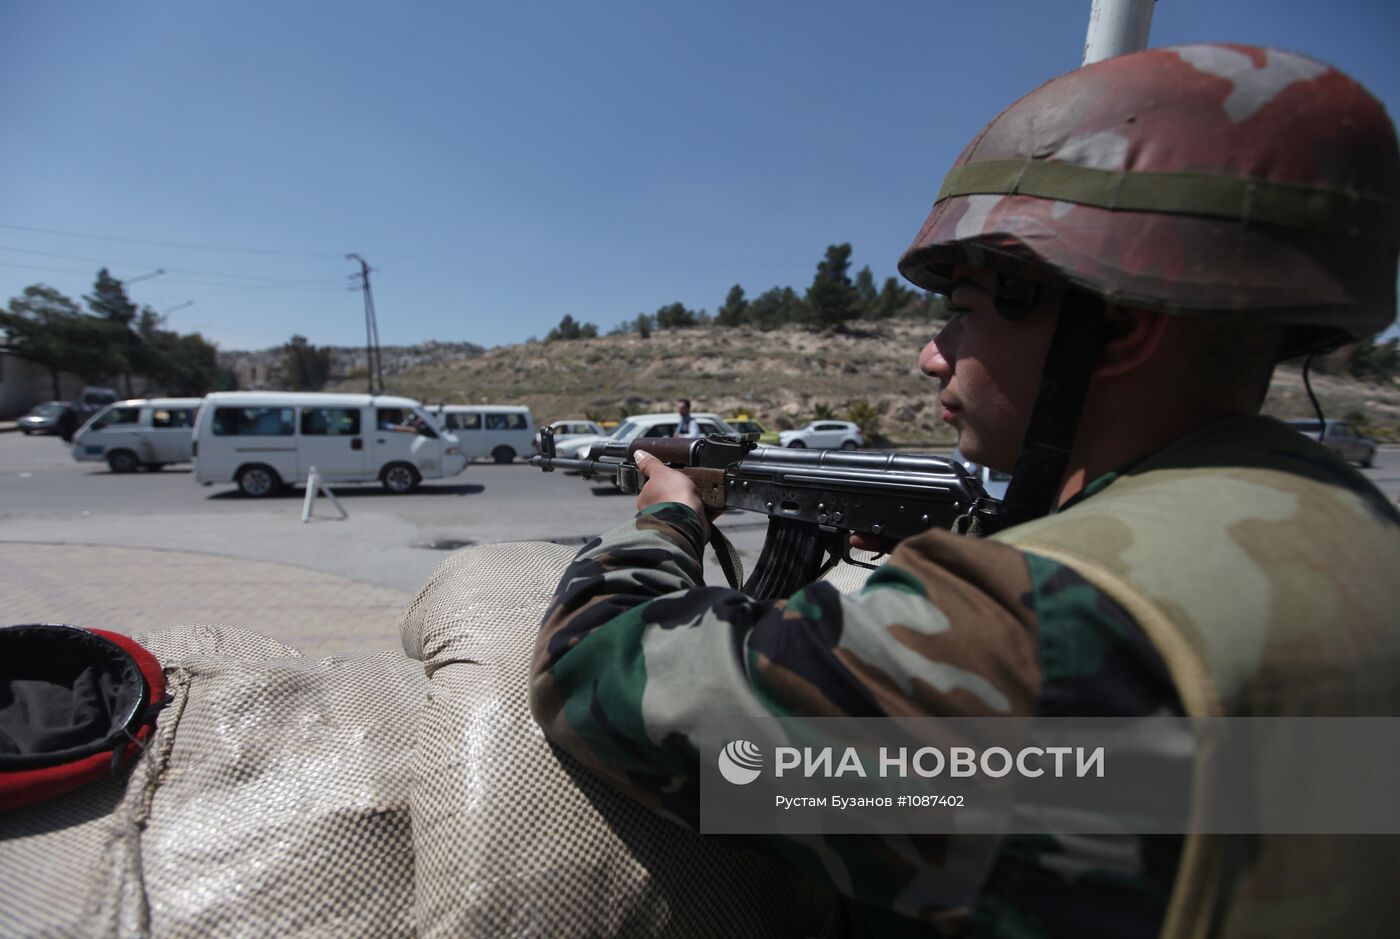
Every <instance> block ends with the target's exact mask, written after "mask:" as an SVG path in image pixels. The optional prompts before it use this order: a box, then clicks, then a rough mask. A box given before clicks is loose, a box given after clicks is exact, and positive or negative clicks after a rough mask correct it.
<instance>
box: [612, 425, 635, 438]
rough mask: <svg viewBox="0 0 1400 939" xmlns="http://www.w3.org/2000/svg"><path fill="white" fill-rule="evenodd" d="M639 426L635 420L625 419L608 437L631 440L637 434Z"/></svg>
mask: <svg viewBox="0 0 1400 939" xmlns="http://www.w3.org/2000/svg"><path fill="white" fill-rule="evenodd" d="M637 430H638V427H637V425H636V423H635V422H633V421H623V422H622V423H621V424H618V425H617V430H615V431H613V432H612V435H611V436H609V437H608V439H609V440H631V439H632V438H633V437H635V436H636V435H637Z"/></svg>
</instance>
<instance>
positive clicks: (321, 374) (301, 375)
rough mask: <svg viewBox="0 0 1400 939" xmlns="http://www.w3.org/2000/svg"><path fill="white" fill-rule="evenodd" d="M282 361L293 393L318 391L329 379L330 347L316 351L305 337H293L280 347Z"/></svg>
mask: <svg viewBox="0 0 1400 939" xmlns="http://www.w3.org/2000/svg"><path fill="white" fill-rule="evenodd" d="M282 361H283V365H284V367H285V368H286V370H287V382H288V384H290V385H291V386H292V390H293V391H320V390H321V389H322V388H324V387H325V386H326V380H327V379H328V378H330V377H331V350H330V347H328V346H326V347H322V348H320V349H318V348H316V347H315V346H313V345H312V344H311V343H309V342H307V341H306V337H305V336H293V337H292V340H291V342H288V343H287V344H286V345H285V346H283V347H282Z"/></svg>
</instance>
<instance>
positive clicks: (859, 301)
mask: <svg viewBox="0 0 1400 939" xmlns="http://www.w3.org/2000/svg"><path fill="white" fill-rule="evenodd" d="M891 279H893V278H891ZM855 291H856V306H857V307H859V309H860V313H859V315H861V316H866V317H868V316H869V315H870V308H871V306H872V305H874V303H875V298H876V297H877V296H879V294H878V293H877V291H876V290H875V275H874V274H872V273H870V266H869V265H866V266H865V267H862V268H861V269H860V272H859V273H858V274H856V283H855Z"/></svg>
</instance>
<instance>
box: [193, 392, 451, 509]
mask: <svg viewBox="0 0 1400 939" xmlns="http://www.w3.org/2000/svg"><path fill="white" fill-rule="evenodd" d="M194 446H195V450H194V478H195V480H196V481H197V482H201V483H203V484H205V485H206V486H207V485H209V484H211V483H221V482H235V483H237V484H238V488H239V489H240V490H242V492H243V494H244V495H247V496H255V497H257V496H266V495H270V494H271V493H274V492H276V491H277V490H278V489H280V488H281V487H282V486H284V485H290V484H292V483H295V482H303V481H305V480H306V477H307V475H308V474H309V473H310V472H311V467H313V466H314V467H316V469H317V471H318V472H319V473H320V475H321V478H322V479H324V480H325V481H326V482H345V483H359V482H374V481H375V480H378V481H379V482H380V483H382V484H383V486H384V488H385V489H387V490H389V491H390V492H409V491H411V490H413V489H414V488H415V487H417V485H418V483H419V482H420V481H422V480H424V479H446V478H448V477H451V476H456V475H457V474H458V473H460V472H462V470H463V469H465V468H466V465H467V460H466V457H465V456H463V455H462V449H461V447H460V446H459V445H458V443H457V438H455V437H453V436H452V435H451V434H447V433H444V432H443V431H442V428H441V427H440V426H439V425H438V423H437V421H436V420H434V419H433V417H432V415H430V414H429V413H428V412H427V411H425V410H424V409H423V407H422V405H420V404H419V403H418V402H417V401H414V400H413V399H411V398H398V397H392V396H390V395H367V394H320V393H313V392H275V391H222V392H215V393H214V394H211V395H209V396H208V397H206V398H205V399H204V407H203V408H202V409H201V410H200V412H199V422H198V424H197V425H196V426H195V432H194Z"/></svg>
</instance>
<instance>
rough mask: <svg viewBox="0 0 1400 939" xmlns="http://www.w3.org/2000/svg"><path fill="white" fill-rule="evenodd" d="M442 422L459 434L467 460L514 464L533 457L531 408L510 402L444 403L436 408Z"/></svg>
mask: <svg viewBox="0 0 1400 939" xmlns="http://www.w3.org/2000/svg"><path fill="white" fill-rule="evenodd" d="M433 413H435V414H437V415H438V421H439V422H440V423H441V424H442V426H443V427H445V428H447V430H448V432H449V433H453V434H456V435H457V439H458V440H459V441H461V444H462V452H463V453H465V454H466V455H467V459H469V460H476V459H487V458H489V459H492V460H495V461H496V462H497V463H510V462H512V461H513V460H514V459H515V458H516V457H517V456H521V455H524V456H529V454H530V451H531V448H532V446H533V442H534V439H535V418H534V416H533V415H531V414H530V409H529V408H526V407H518V406H516V405H510V404H479V405H478V404H444V405H439V406H438V407H437V408H435V409H434V411H433Z"/></svg>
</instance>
